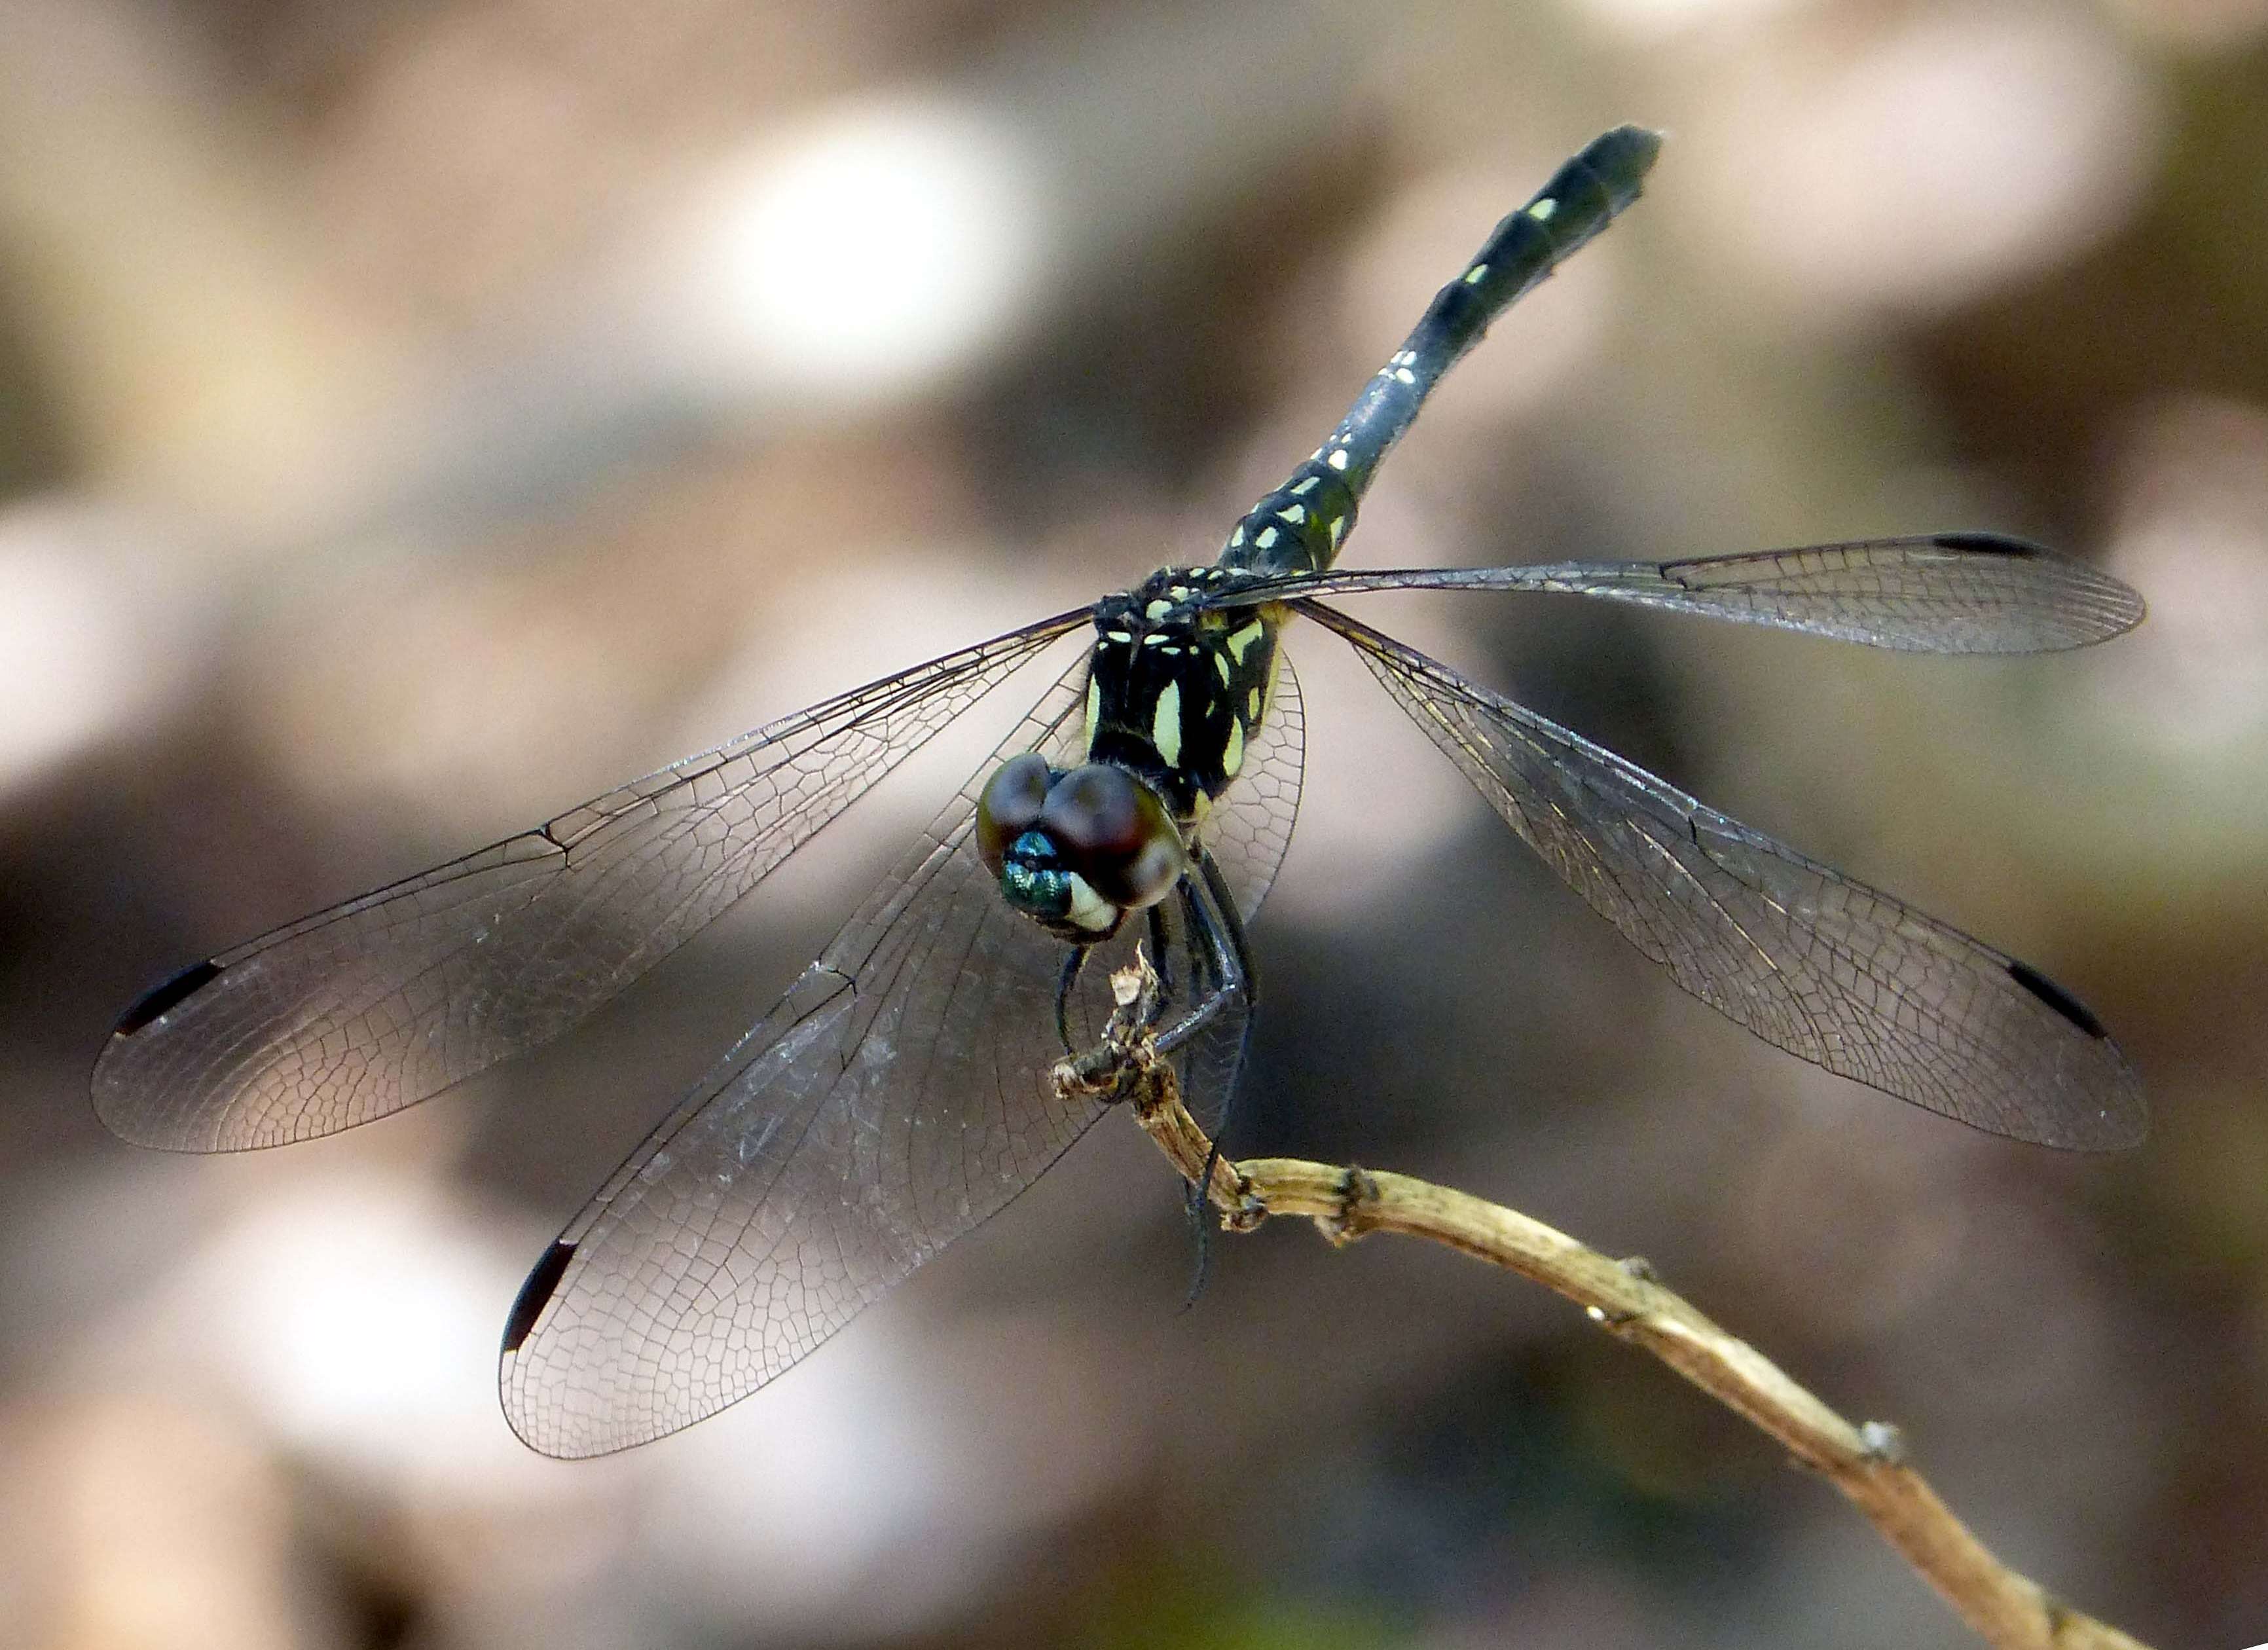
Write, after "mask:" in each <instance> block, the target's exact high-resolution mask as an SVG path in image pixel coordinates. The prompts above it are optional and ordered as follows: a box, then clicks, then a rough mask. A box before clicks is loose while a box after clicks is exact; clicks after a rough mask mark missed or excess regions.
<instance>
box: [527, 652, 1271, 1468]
mask: <svg viewBox="0 0 2268 1650" xmlns="http://www.w3.org/2000/svg"><path fill="white" fill-rule="evenodd" d="M1085 677H1086V665H1085V662H1084V661H1083V660H1082V661H1080V662H1079V664H1077V665H1075V666H1074V667H1073V668H1072V669H1071V671H1070V672H1068V673H1067V674H1065V675H1064V678H1063V679H1062V680H1061V681H1058V682H1057V685H1056V686H1055V688H1054V689H1051V690H1050V691H1049V694H1048V695H1047V696H1046V697H1045V698H1043V699H1042V701H1041V702H1040V703H1039V704H1038V706H1036V707H1035V709H1034V711H1032V713H1031V715H1030V716H1029V717H1028V718H1027V719H1026V720H1025V722H1024V723H1023V725H1022V726H1020V727H1019V728H1018V729H1017V730H1016V731H1015V732H1014V733H1012V734H1011V735H1010V737H1009V738H1008V739H1007V740H1005V741H1004V742H1003V743H1002V745H1001V747H1000V754H1001V755H1007V754H1012V753H1013V752H1016V751H1020V750H1025V749H1033V748H1038V749H1043V750H1049V752H1050V755H1051V759H1053V760H1055V761H1056V762H1057V763H1058V765H1062V763H1063V762H1064V757H1065V755H1068V754H1069V753H1070V751H1071V740H1072V739H1073V736H1074V734H1075V733H1076V730H1077V727H1078V725H1079V721H1080V718H1081V716H1082V712H1083V708H1084V701H1085ZM991 765H992V764H991V763H990V762H988V763H987V764H986V766H985V767H984V768H983V769H982V770H979V772H978V774H977V776H976V777H975V778H974V779H972V780H971V781H970V783H969V784H968V787H967V788H966V789H965V790H964V791H963V792H961V794H960V795H959V796H958V797H956V798H955V799H954V801H953V802H952V803H951V804H950V805H949V806H948V807H946V809H945V811H944V812H943V813H942V814H939V817H938V819H937V821H935V822H934V823H933V824H932V827H931V829H929V830H928V831H927V832H926V833H924V836H923V837H922V838H921V840H920V841H919V842H918V843H917V844H916V845H915V846H914V848H913V849H912V850H911V851H909V853H908V854H907V855H906V857H905V858H903V859H902V861H901V862H900V863H899V865H898V866H897V867H896V869H895V871H894V872H893V873H892V874H891V875H890V876H889V877H888V878H887V880H885V881H884V882H883V883H882V885H881V886H880V888H878V889H877V890H876V892H875V893H874V895H873V897H872V898H870V899H869V900H868V901H867V902H866V904H865V906H864V907H863V908H862V909H861V910H859V912H858V915H857V916H855V917H853V918H852V919H851V922H850V923H849V924H847V925H845V926H844V928H843V931H842V932H840V933H839V934H837V935H836V938H835V939H834V940H833V941H832V942H831V943H830V944H829V945H828V947H827V949H826V951H825V952H824V953H823V954H821V957H820V959H819V961H817V962H815V963H814V964H813V965H812V966H811V967H810V968H809V969H807V970H806V972H805V973H804V975H803V976H802V977H801V978H800V979H799V981H798V982H797V983H796V984H795V985H794V987H793V988H792V990H790V991H789V992H788V993H787V995H786V996H785V997H784V998H783V999H782V1000H781V1002H780V1004H779V1005H778V1006H777V1008H776V1009H774V1010H773V1012H772V1013H770V1015H768V1016H767V1017H766V1018H765V1019H764V1020H762V1021H761V1022H760V1023H759V1024H758V1025H757V1026H756V1027H755V1028H754V1029H753V1030H752V1031H750V1032H749V1033H748V1035H747V1037H745V1038H744V1039H743V1040H742V1041H741V1042H740V1045H739V1046H738V1047H736V1048H735V1049H734V1050H733V1051H732V1053H731V1054H729V1055H728V1056H726V1057H725V1059H724V1061H723V1062H721V1063H720V1064H719V1065H718V1067H717V1069H716V1070H715V1071H714V1072H711V1074H710V1076H709V1077H708V1078H707V1079H704V1080H703V1083H702V1084H701V1086H699V1087H698V1088H696V1090H695V1092H694V1094H692V1095H691V1097H690V1098H689V1099H688V1100H687V1101H686V1102H685V1103H684V1104H683V1105H682V1106H681V1107H680V1108H679V1109H678V1110H677V1112H676V1113H675V1115H674V1116H672V1117H671V1118H670V1119H669V1120H668V1121H666V1123H663V1124H662V1125H661V1127H660V1128H659V1129H658V1130H656V1131H655V1132H654V1133H653V1135H652V1136H651V1137H650V1138H648V1139H647V1141H646V1142H645V1144H644V1145H642V1146H641V1147H640V1148H639V1149H638V1151H637V1153H634V1154H633V1155H632V1156H631V1158H630V1160H629V1161H628V1162H626V1163H625V1164H624V1165H623V1166H622V1168H621V1169H620V1170H619V1171H617V1172H616V1174H615V1177H614V1178H613V1180H612V1181H610V1182H608V1185H607V1187H606V1188H605V1190H602V1191H600V1193H599V1195H598V1196H597V1197H595V1198H593V1200H592V1201H591V1203H590V1204H588V1205H587V1206H586V1207H585V1209H584V1211H583V1212H582V1213H581V1214H579V1215H578V1216H577V1217H576V1219H574V1220H573V1222H571V1224H570V1225H569V1226H568V1227H567V1228H566V1230H565V1231H564V1232H563V1234H561V1236H560V1239H559V1241H557V1242H556V1243H555V1244H554V1245H553V1246H552V1248H551V1249H550V1250H549V1252H548V1253H547V1254H546V1256H544V1258H543V1260H542V1261H541V1263H539V1264H538V1265H537V1267H536V1268H535V1270H534V1272H533V1273H532V1274H531V1275H530V1277H529V1278H528V1281H527V1285H526V1287H525V1288H524V1289H523V1290H522V1292H521V1294H520V1299H519V1302H518V1303H517V1304H516V1305H515V1306H514V1307H513V1309H512V1319H511V1322H509V1323H508V1325H507V1326H506V1329H505V1334H504V1352H503V1356H502V1360H501V1365H500V1368H499V1371H498V1383H499V1387H500V1389H501V1392H502V1395H503V1399H504V1412H505V1414H506V1416H507V1417H508V1418H510V1420H511V1422H512V1428H513V1430H514V1431H515V1432H517V1433H519V1435H520V1437H521V1438H523V1439H524V1440H527V1442H528V1443H529V1444H530V1445H532V1446H533V1447H535V1448H536V1449H539V1450H541V1451H542V1452H544V1453H545V1454H547V1455H574V1456H579V1455H601V1454H605V1453H607V1452H608V1451H611V1450H615V1449H622V1448H626V1447H629V1446H630V1445H632V1444H637V1443H641V1442H644V1441H645V1440H648V1439H652V1438H656V1437H659V1436H660V1435H661V1434H663V1433H669V1432H674V1431H675V1430H676V1429H677V1428H679V1427H681V1426H684V1425H689V1423H691V1422H694V1421H696V1420H699V1419H700V1418H703V1416H707V1415H711V1414H713V1413H715V1412H716V1411H718V1410H720V1409H723V1408H724V1407H725V1405H727V1404H729V1403H733V1402H735V1401H736V1400H738V1399H740V1398H741V1397H744V1396H747V1394H749V1393H751V1392H753V1391H755V1389H757V1388H758V1387H760V1386H762V1385H763V1384H764V1382H766V1381H770V1379H771V1378H772V1377H774V1376H775V1375H777V1374H780V1373H781V1372H782V1371H783V1370H784V1369H786V1368H788V1367H789V1366H791V1365H792V1364H793V1363H795V1362H796V1361H797V1360H798V1359H800V1358H802V1357H803V1356H804V1355H805V1354H806V1353H807V1352H810V1351H812V1349H813V1348H814V1347H816V1346H817V1345H818V1344H820V1343H821V1341H823V1340H825V1339H826V1338H827V1337H828V1336H829V1335H831V1334H833V1333H834V1332H835V1331H836V1330H838V1329H840V1328H841V1327H842V1326H843V1324H844V1323H845V1322H848V1321H849V1320H850V1319H851V1316H852V1315H854V1314H856V1313H857V1312H858V1310H859V1309H860V1308H862V1307H865V1306H866V1305H867V1304H868V1303H869V1302H871V1301H873V1300H875V1299H876V1298H877V1297H878V1296H880V1294H882V1293H884V1292H885V1291H887V1289H889V1288H890V1287H891V1285H894V1284H895V1283H896V1282H898V1281H899V1280H900V1279H901V1278H903V1277H904V1276H905V1275H906V1274H907V1273H908V1272H909V1271H912V1270H913V1269H914V1268H915V1267H917V1266H918V1265H920V1264H921V1263H923V1262H924V1260H926V1259H928V1258H929V1257H930V1256H932V1255H934V1254H936V1253H937V1252H938V1250H939V1249H942V1248H943V1247H944V1246H945V1245H946V1243H948V1242H950V1241H952V1240H953V1239H954V1238H955V1237H957V1236H959V1235H960V1234H962V1233H964V1232H966V1231H968V1229H969V1228H971V1227H972V1226H976V1225H977V1224H978V1223H979V1222H980V1221H982V1220H983V1219H985V1218H986V1217H988V1216H989V1215H990V1214H992V1213H993V1212H996V1211H997V1210H998V1209H999V1208H1001V1207H1002V1206H1003V1205H1004V1204H1006V1203H1007V1202H1008V1200H1009V1199H1010V1198H1012V1197H1014V1196H1015V1195H1016V1194H1017V1193H1018V1192H1019V1191H1020V1190H1023V1189H1024V1188H1025V1187H1026V1186H1027V1185H1029V1184H1030V1183H1031V1182H1033V1181H1034V1180H1035V1179H1036V1178H1038V1176H1039V1175H1040V1174H1041V1172H1042V1171H1043V1170H1044V1169H1046V1168H1047V1167H1048V1166H1049V1164H1051V1163H1052V1162H1054V1161H1055V1160H1056V1159H1057V1157H1058V1156H1060V1155H1061V1154H1062V1153H1063V1152H1064V1149H1065V1148H1066V1147H1068V1146H1069V1145H1071V1142H1072V1141H1073V1140H1074V1139H1076V1138H1078V1137H1079V1134H1080V1133H1081V1131H1084V1130H1085V1129H1086V1127H1087V1125H1088V1124H1089V1123H1092V1122H1093V1121H1094V1118H1095V1117H1096V1116H1098V1115H1100V1108H1099V1107H1098V1106H1097V1105H1096V1104H1095V1103H1094V1102H1093V1101H1084V1100H1073V1101H1065V1100H1064V1099H1062V1098H1060V1097H1058V1096H1057V1094H1055V1093H1054V1091H1053V1089H1052V1088H1051V1086H1050V1085H1049V1081H1048V1077H1049V1070H1050V1068H1051V1067H1052V1065H1053V1064H1054V1062H1055V1061H1056V1060H1057V1058H1058V1057H1060V1056H1061V1054H1062V1052H1063V1050H1062V1047H1061V1044H1060V1043H1059V1042H1058V1041H1057V1035H1056V1029H1055V992H1056V982H1057V976H1058V975H1059V973H1060V971H1061V969H1062V965H1063V962H1064V957H1065V955H1066V954H1067V953H1066V949H1065V947H1064V946H1063V944H1062V943H1061V942H1059V941H1057V940H1055V939H1050V938H1049V936H1048V935H1047V934H1046V933H1045V932H1042V930H1041V929H1040V928H1039V927H1038V926H1037V924H1034V923H1032V922H1031V921H1029V920H1028V919H1027V918H1026V917H1022V916H1020V915H1019V914H1017V913H1016V912H1015V911H1013V910H1011V909H1010V908H1009V906H1008V905H1007V903H1006V902H1005V901H1004V900H1003V899H1002V898H1001V896H1000V893H999V889H998V884H997V882H996V881H995V880H994V879H993V878H992V877H991V876H990V873H987V872H986V871H985V869H984V867H983V864H982V862H981V861H980V860H979V859H978V858H977V857H976V851H975V847H974V844H973V843H972V841H971V833H970V819H971V814H972V812H973V809H974V807H975V800H976V794H977V792H978V789H979V787H980V786H981V784H983V779H984V778H985V777H987V775H989V773H990V768H991ZM1128 926H1129V928H1130V929H1139V928H1140V927H1141V926H1142V925H1141V924H1128ZM1184 928H1185V930H1186V925H1184ZM1182 940H1183V945H1182V949H1181V951H1180V952H1179V954H1177V955H1176V956H1175V959H1174V960H1173V969H1174V971H1175V973H1176V974H1177V975H1178V976H1179V978H1180V979H1181V981H1182V982H1183V984H1182V992H1183V1002H1184V1005H1187V1003H1188V1001H1189V996H1190V993H1191V988H1192V987H1193V986H1195V987H1200V988H1203V989H1210V990H1213V991H1220V990H1222V989H1224V986H1225V984H1226V983H1225V982H1223V981H1221V980H1219V979H1218V978H1211V979H1208V970H1212V971H1213V972H1215V973H1217V969H1214V960H1212V959H1211V958H1208V957H1206V956H1204V955H1202V954H1198V952H1197V948H1196V947H1193V946H1192V945H1191V944H1190V943H1189V935H1188V934H1187V932H1184V933H1183V935H1182ZM1132 943H1133V939H1132V937H1127V938H1124V939H1120V940H1118V941H1114V942H1113V947H1105V948H1103V950H1104V953H1105V954H1101V955H1098V956H1096V957H1094V959H1093V960H1092V961H1090V962H1089V963H1088V965H1087V967H1086V970H1085V972H1084V974H1083V976H1082V985H1081V994H1080V997H1079V1002H1078V1005H1076V1008H1075V1010H1074V1013H1073V1014H1072V1017H1071V1019H1072V1034H1073V1038H1074V1041H1080V1042H1084V1041H1091V1040H1092V1039H1093V1038H1094V1036H1095V1035H1097V1034H1098V1033H1099V1031H1100V1029H1101V1025H1102V1021H1103V1019H1104V1017H1105V1016H1106V1015H1107V1013H1108V1009H1109V999H1108V991H1107V979H1106V977H1105V976H1106V975H1107V972H1108V969H1109V968H1111V967H1113V966H1116V963H1117V962H1118V961H1122V960H1123V955H1124V954H1125V953H1126V951H1127V949H1128V948H1129V947H1130V946H1131V944H1132ZM1114 948H1115V949H1114ZM1225 1006H1226V1008H1227V1009H1228V1010H1230V1011H1231V1012H1230V1013H1229V1014H1228V1015H1225V1016H1217V1017H1216V1020H1215V1021H1214V1022H1208V1025H1207V1027H1206V1028H1205V1030H1206V1031H1207V1033H1208V1034H1210V1032H1211V1029H1212V1026H1213V1024H1214V1023H1217V1022H1218V1020H1220V1019H1224V1018H1236V1017H1237V1016H1239V1015H1241V1004H1239V1003H1229V1004H1227V1005H1225ZM1237 1023H1238V1025H1239V1027H1240V1028H1241V1018H1238V1019H1237ZM1203 1040H1205V1039H1199V1038H1196V1037H1193V1038H1192V1039H1191V1041H1192V1042H1196V1041H1203ZM1198 1075H1199V1076H1200V1078H1202V1077H1203V1076H1204V1073H1199V1074H1198ZM1212 1080H1216V1081H1217V1080H1219V1074H1218V1073H1217V1072H1215V1073H1213V1074H1212ZM1228 1080H1233V1067H1232V1069H1231V1070H1230V1072H1229V1073H1228Z"/></svg>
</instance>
